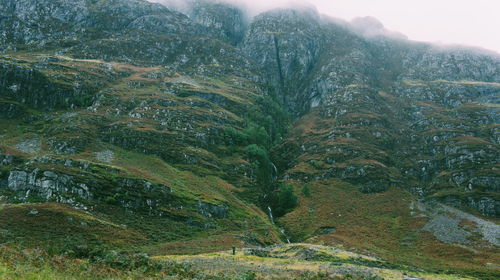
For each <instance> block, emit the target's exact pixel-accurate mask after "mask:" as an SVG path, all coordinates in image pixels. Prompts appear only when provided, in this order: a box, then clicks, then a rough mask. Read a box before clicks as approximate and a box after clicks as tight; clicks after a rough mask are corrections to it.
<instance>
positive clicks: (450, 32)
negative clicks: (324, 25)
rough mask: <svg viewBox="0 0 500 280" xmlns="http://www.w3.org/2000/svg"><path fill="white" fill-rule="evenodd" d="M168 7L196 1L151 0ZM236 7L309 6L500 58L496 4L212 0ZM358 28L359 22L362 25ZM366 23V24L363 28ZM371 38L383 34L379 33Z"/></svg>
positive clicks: (499, 6)
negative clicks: (481, 50) (482, 51)
mask: <svg viewBox="0 0 500 280" xmlns="http://www.w3.org/2000/svg"><path fill="white" fill-rule="evenodd" d="M149 1H151V2H157V3H162V4H164V5H166V6H169V7H176V8H178V9H181V10H184V11H185V10H186V9H187V8H188V7H189V6H190V4H188V2H193V1H190V0H149ZM214 1H215V2H221V3H222V2H224V3H230V4H232V5H235V6H237V7H239V8H241V9H242V10H244V11H246V14H247V15H248V16H249V17H253V16H255V15H257V14H259V13H261V12H264V11H266V10H270V9H274V8H286V7H309V8H312V9H317V10H318V11H319V13H321V14H325V15H329V16H333V17H335V18H337V19H343V20H346V21H351V20H355V19H356V18H365V19H366V18H377V20H378V21H380V22H382V23H384V24H385V25H387V26H389V27H388V28H386V29H388V30H389V31H388V30H384V33H385V34H387V35H389V36H397V37H402V36H403V35H402V34H404V36H406V37H409V38H410V39H412V40H418V41H427V42H432V43H433V44H436V45H442V46H446V45H448V46H455V45H461V46H467V47H469V48H482V49H489V50H490V51H494V52H497V53H500V37H499V36H495V35H493V34H495V33H496V27H497V26H500V19H498V17H497V16H496V15H495V12H494V11H497V10H500V2H498V1H496V0H481V1H458V2H457V1H452V0H445V1H439V2H436V1H430V0H424V1H418V2H416V1H415V2H410V3H409V2H403V1H396V0H382V1H368V0H354V1H352V0H349V1H348V0H333V1H330V0H328V1H327V0H310V1H306V0H304V1H301V0H298V1H286V0H282V1H264V0H256V1H246V0H213V1H212V2H214ZM358 24H359V22H358ZM365 24H366V23H364V24H363V25H365ZM368 34H371V35H373V34H378V35H380V30H378V31H377V30H376V29H375V30H371V31H370V32H368V33H366V30H365V35H368Z"/></svg>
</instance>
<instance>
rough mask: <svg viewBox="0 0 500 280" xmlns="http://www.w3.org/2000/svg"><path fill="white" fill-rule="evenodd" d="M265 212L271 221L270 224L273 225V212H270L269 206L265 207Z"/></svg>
mask: <svg viewBox="0 0 500 280" xmlns="http://www.w3.org/2000/svg"><path fill="white" fill-rule="evenodd" d="M267 212H268V213H269V219H270V220H271V223H273V224H274V218H273V210H271V206H267Z"/></svg>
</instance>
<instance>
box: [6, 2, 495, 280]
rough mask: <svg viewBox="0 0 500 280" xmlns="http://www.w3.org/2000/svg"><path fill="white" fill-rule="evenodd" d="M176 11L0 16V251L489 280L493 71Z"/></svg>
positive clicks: (414, 45)
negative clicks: (289, 246)
mask: <svg viewBox="0 0 500 280" xmlns="http://www.w3.org/2000/svg"><path fill="white" fill-rule="evenodd" d="M185 4H186V5H185V6H183V8H182V9H174V8H172V7H170V8H167V7H166V6H163V5H160V4H154V3H149V2H147V1H143V0H40V1H29V0H23V1H14V0H0V118H1V122H0V152H1V155H0V200H1V201H2V203H3V208H2V209H1V210H0V220H1V224H0V242H1V243H9V244H10V243H15V244H22V246H24V247H26V248H33V247H42V248H45V249H47V250H48V251H52V252H68V250H70V251H71V252H76V251H78V250H79V249H75V248H81V245H82V244H86V246H91V247H92V248H93V247H99V248H101V247H105V248H113V249H116V250H124V251H131V252H147V253H148V254H151V255H172V254H187V253H189V254H191V253H204V252H214V251H218V250H222V249H228V248H230V247H232V246H235V247H238V248H239V247H259V246H266V245H272V244H277V243H282V242H285V241H286V240H287V239H290V240H291V241H292V242H306V243H309V244H321V245H325V246H343V247H344V248H346V249H349V250H351V251H356V252H358V253H362V254H368V255H372V256H376V257H377V258H381V259H384V260H385V261H387V262H389V263H391V264H394V265H399V266H408V267H413V268H418V269H423V270H426V271H430V272H449V273H455V274H461V275H465V276H470V277H480V278H482V279H488V278H491V279H494V278H495V275H498V265H499V264H498V263H497V262H495V259H498V258H499V251H498V246H499V244H500V240H499V239H500V229H499V226H498V218H499V217H500V195H499V192H500V190H499V186H500V171H499V170H500V162H499V159H500V128H499V125H498V122H499V108H500V107H499V105H498V104H499V101H500V100H499V96H500V94H499V93H500V55H498V54H496V53H494V52H488V51H484V50H480V49H469V48H464V47H443V46H435V45H432V44H427V43H420V42H413V41H409V40H407V39H406V37H404V35H401V34H399V33H396V32H391V31H388V30H386V29H385V28H384V26H383V25H382V24H381V23H380V22H378V21H377V20H376V19H373V18H360V19H356V20H354V21H352V22H345V21H341V20H338V19H334V18H329V17H327V16H324V15H321V14H319V13H318V12H317V11H316V10H314V9H312V8H293V9H292V8H290V9H285V8H283V9H275V10H270V11H267V12H264V13H261V14H259V15H257V16H255V17H253V18H252V17H250V16H249V15H248V14H247V13H246V11H244V10H243V9H241V8H239V7H237V6H233V5H231V4H225V3H223V2H211V1H187V2H185ZM20 221H21V222H20ZM311 246H312V245H311ZM314 246H315V245H314ZM314 248H316V247H314ZM304 250H306V249H304ZM307 250H312V249H307ZM307 250H306V251H307ZM314 250H316V249H314ZM317 250H319V249H317ZM317 250H316V251H317ZM321 250H323V249H321ZM325 250H326V249H325ZM300 252H301V253H300V254H302V253H303V251H302V249H301V251H300ZM266 254H267V253H266ZM297 254H298V253H297ZM301 260H302V259H301ZM305 260H312V259H308V258H306V259H305ZM0 268H1V266H0ZM0 271H1V270H0Z"/></svg>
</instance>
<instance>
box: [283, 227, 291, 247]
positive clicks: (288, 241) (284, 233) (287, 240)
mask: <svg viewBox="0 0 500 280" xmlns="http://www.w3.org/2000/svg"><path fill="white" fill-rule="evenodd" d="M280 231H281V233H283V235H284V236H285V238H286V242H287V243H288V244H290V243H291V242H290V239H288V236H287V235H286V232H285V229H284V228H280Z"/></svg>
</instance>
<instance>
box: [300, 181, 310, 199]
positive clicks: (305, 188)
mask: <svg viewBox="0 0 500 280" xmlns="http://www.w3.org/2000/svg"><path fill="white" fill-rule="evenodd" d="M302 194H303V195H304V196H305V197H311V188H309V185H308V184H304V185H303V186H302Z"/></svg>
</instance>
